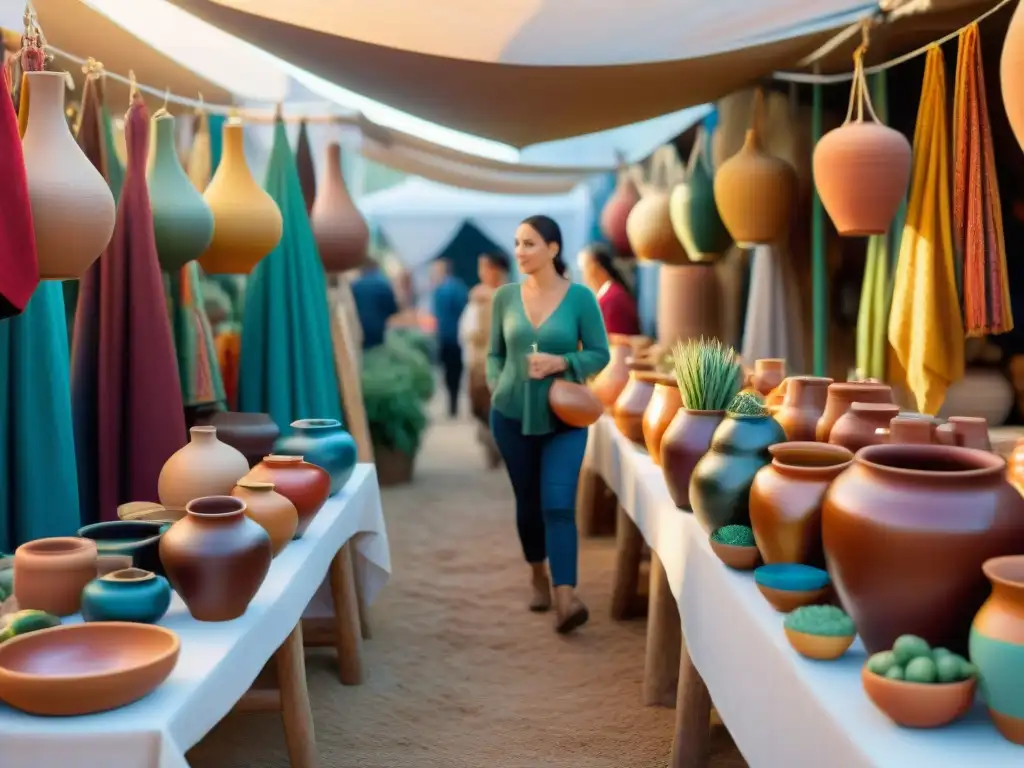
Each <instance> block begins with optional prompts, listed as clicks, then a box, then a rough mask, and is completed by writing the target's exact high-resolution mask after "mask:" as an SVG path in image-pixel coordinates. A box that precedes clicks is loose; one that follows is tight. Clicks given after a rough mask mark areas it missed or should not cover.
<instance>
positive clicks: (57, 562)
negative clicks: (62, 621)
mask: <svg viewBox="0 0 1024 768" xmlns="http://www.w3.org/2000/svg"><path fill="white" fill-rule="evenodd" d="M98 557H99V553H98V551H97V549H96V542H94V541H91V540H90V539H80V538H76V537H73V536H56V537H53V538H49V539H36V540H35V541H29V542H27V543H25V544H22V545H21V546H20V547H18V549H17V550H15V552H14V597H15V598H16V599H17V601H18V607H19V608H20V609H21V610H36V611H45V612H46V613H50V614H53V615H54V616H70V615H71V614H73V613H78V609H79V606H80V605H81V600H82V590H83V589H84V588H85V585H86V584H88V583H89V582H90V581H92V580H93V579H95V578H96V567H97V560H98Z"/></svg>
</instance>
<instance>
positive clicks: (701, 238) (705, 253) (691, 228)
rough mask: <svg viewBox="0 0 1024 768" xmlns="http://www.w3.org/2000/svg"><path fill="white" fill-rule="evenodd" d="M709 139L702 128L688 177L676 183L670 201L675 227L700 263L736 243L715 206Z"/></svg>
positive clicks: (691, 257) (682, 240)
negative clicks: (733, 241) (733, 242)
mask: <svg viewBox="0 0 1024 768" xmlns="http://www.w3.org/2000/svg"><path fill="white" fill-rule="evenodd" d="M709 141H710V136H709V135H707V134H705V132H704V129H703V128H702V129H701V130H700V131H699V132H698V133H697V138H696V140H695V141H694V145H693V155H692V156H691V157H690V167H689V169H688V175H687V179H686V181H684V182H682V183H680V184H676V186H675V188H674V189H673V190H672V194H671V195H670V196H669V203H668V210H669V219H670V220H671V221H672V229H673V231H675V233H676V237H677V238H679V242H680V243H682V245H683V248H684V249H685V250H686V254H687V255H688V256H689V257H690V259H691V261H697V262H701V261H714V260H716V259H718V258H719V257H720V256H721V255H722V254H723V253H725V252H726V251H727V250H728V249H729V246H730V245H731V244H732V237H731V236H730V235H729V230H727V229H726V228H725V225H724V224H723V223H722V217H721V216H720V215H719V213H718V206H717V205H715V181H714V175H715V174H714V170H713V169H712V167H711V158H710V151H709V147H708V146H707V145H708V143H709Z"/></svg>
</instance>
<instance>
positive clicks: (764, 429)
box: [690, 413, 786, 533]
mask: <svg viewBox="0 0 1024 768" xmlns="http://www.w3.org/2000/svg"><path fill="white" fill-rule="evenodd" d="M785 439H786V433H785V432H783V431H782V427H780V426H779V422H777V421H776V420H775V419H773V418H772V417H771V416H767V415H766V416H746V415H740V414H735V413H727V414H726V415H725V419H724V420H723V421H722V423H721V424H720V425H719V427H718V429H716V430H715V434H714V437H712V438H711V447H710V448H709V449H708V452H707V453H705V454H704V457H703V458H702V459H701V460H700V461H698V462H697V466H696V467H694V468H693V475H692V476H691V477H690V507H691V508H692V510H693V514H694V515H695V516H696V517H697V520H698V522H700V524H701V525H702V526H703V527H704V530H706V531H707V532H708V533H712V532H714V531H716V530H718V529H719V528H721V527H722V526H723V525H750V486H751V485H753V483H754V476H755V475H757V472H758V470H759V469H761V467H763V466H765V465H766V464H768V462H770V461H771V454H770V453H769V452H768V449H769V448H770V447H771V446H773V445H775V443H781V442H784V441H785Z"/></svg>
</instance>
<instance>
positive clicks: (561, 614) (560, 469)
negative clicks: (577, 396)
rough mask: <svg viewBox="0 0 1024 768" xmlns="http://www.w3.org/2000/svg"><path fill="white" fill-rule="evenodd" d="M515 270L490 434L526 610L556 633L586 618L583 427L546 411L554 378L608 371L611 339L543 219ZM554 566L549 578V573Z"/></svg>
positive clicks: (496, 312) (505, 291)
mask: <svg viewBox="0 0 1024 768" xmlns="http://www.w3.org/2000/svg"><path fill="white" fill-rule="evenodd" d="M516 264H517V265H518V267H519V272H520V274H523V275H525V276H526V279H525V280H524V281H523V282H522V283H521V284H520V283H510V284H508V285H503V286H502V287H501V288H499V289H498V290H497V291H495V293H494V300H493V310H492V315H491V344H490V351H489V353H488V356H487V382H488V384H490V386H491V392H492V396H491V400H492V406H491V432H492V434H493V435H494V441H495V442H496V443H497V444H498V449H499V450H500V451H501V457H502V458H503V459H504V460H505V467H506V469H507V470H508V476H509V479H510V480H511V482H512V490H513V492H514V494H515V498H516V526H517V528H518V530H519V541H520V543H521V544H522V547H523V554H524V555H525V557H526V561H527V562H528V563H529V564H530V569H531V576H532V584H533V600H532V601H531V602H530V610H532V611H546V610H548V609H550V608H551V592H552V585H553V586H554V597H555V609H556V621H555V630H556V631H557V632H559V633H566V632H571V631H572V630H574V629H576V628H577V627H579V626H581V625H582V624H584V623H585V622H586V621H587V619H588V618H589V613H588V611H587V607H586V606H585V605H584V604H583V602H582V601H581V600H580V599H579V597H578V596H577V595H576V575H577V560H578V556H579V553H578V544H579V542H578V536H577V532H576V486H577V485H578V484H579V476H580V467H581V465H582V464H583V453H584V451H585V450H586V447H587V430H586V429H579V428H576V427H570V426H569V425H567V424H565V423H564V422H562V421H560V420H559V419H558V417H557V416H555V414H554V413H553V412H552V410H551V406H550V405H549V404H548V392H549V391H550V389H551V383H552V381H553V380H554V379H555V378H556V377H559V378H561V377H564V378H568V379H569V380H571V381H575V382H578V383H583V382H585V381H586V380H587V379H588V378H590V377H591V376H593V375H594V374H596V373H598V372H599V371H600V370H601V369H602V368H604V367H605V366H606V365H607V364H608V360H609V353H608V336H607V334H606V333H605V330H604V322H602V320H601V309H600V308H599V307H598V305H597V301H596V300H595V298H594V294H593V293H592V292H591V291H589V290H587V288H586V287H584V286H582V285H578V284H576V283H573V282H572V281H571V280H570V279H568V278H567V277H566V272H567V271H568V270H567V268H566V264H565V261H564V260H563V257H562V232H561V230H560V229H559V227H558V224H556V223H555V222H554V221H553V220H552V219H550V218H548V217H547V216H531V217H530V218H528V219H526V220H525V221H524V222H523V223H522V224H520V225H519V227H518V229H516ZM545 560H547V562H548V564H549V565H550V577H549V576H548V569H546V568H545Z"/></svg>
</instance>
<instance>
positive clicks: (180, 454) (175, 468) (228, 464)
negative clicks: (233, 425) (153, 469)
mask: <svg viewBox="0 0 1024 768" xmlns="http://www.w3.org/2000/svg"><path fill="white" fill-rule="evenodd" d="M189 434H190V435H191V437H192V439H191V442H189V444H188V445H186V446H185V447H184V448H180V449H179V450H178V451H176V452H175V453H174V454H173V455H172V456H171V458H169V459H168V460H167V461H166V462H165V463H164V466H163V468H162V469H161V470H160V477H159V479H158V480H157V495H158V496H159V497H160V503H161V504H163V505H164V506H165V507H169V508H171V509H183V508H184V507H185V505H186V504H188V503H189V502H190V501H192V499H198V498H200V497H201V496H227V495H228V494H230V493H231V489H232V488H234V487H235V484H236V483H237V482H238V481H239V480H241V479H242V478H243V477H244V476H245V475H246V473H248V472H249V462H248V461H246V459H245V456H243V455H242V453H241V452H240V451H238V450H236V449H234V448H232V447H231V446H230V445H228V444H227V443H222V442H221V441H220V440H218V439H217V428H216V427H192V429H190V430H189Z"/></svg>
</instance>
